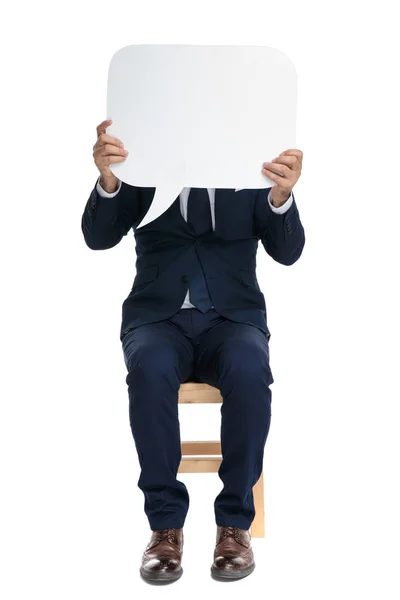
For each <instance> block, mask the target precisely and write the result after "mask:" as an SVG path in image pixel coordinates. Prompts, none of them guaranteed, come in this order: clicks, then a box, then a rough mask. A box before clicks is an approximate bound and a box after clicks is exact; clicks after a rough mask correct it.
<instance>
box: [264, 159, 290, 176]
mask: <svg viewBox="0 0 400 600" xmlns="http://www.w3.org/2000/svg"><path fill="white" fill-rule="evenodd" d="M264 170H267V171H270V172H271V173H276V174H277V175H280V176H281V177H288V176H289V175H290V173H291V169H290V168H289V167H288V166H286V165H281V164H277V163H269V162H265V163H263V171H264Z"/></svg>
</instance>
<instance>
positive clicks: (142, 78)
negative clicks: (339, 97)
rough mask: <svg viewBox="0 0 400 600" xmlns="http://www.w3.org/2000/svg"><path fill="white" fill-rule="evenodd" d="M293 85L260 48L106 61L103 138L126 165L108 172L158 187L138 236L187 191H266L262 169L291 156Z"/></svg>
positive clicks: (176, 48) (272, 53)
mask: <svg viewBox="0 0 400 600" xmlns="http://www.w3.org/2000/svg"><path fill="white" fill-rule="evenodd" d="M296 105H297V76H296V71H295V68H294V65H293V63H292V62H291V61H290V60H289V58H288V57H287V56H286V55H285V54H283V53H282V52H281V51H279V50H276V49H275V48H270V47H266V46H195V45H132V46H125V47H124V48H121V49H120V50H118V51H117V52H116V53H115V54H114V55H113V57H112V59H111V62H110V66H109V72H108V85H107V119H112V120H113V123H112V124H111V126H110V127H108V128H107V133H108V134H110V135H113V136H115V137H117V138H119V139H120V140H121V141H122V142H123V143H124V146H125V148H126V149H127V150H129V155H128V157H127V159H126V160H125V161H124V162H122V163H118V164H113V165H111V170H112V172H113V173H114V174H115V175H116V176H117V177H118V178H119V179H121V180H122V181H124V182H126V183H128V184H130V185H135V186H140V187H155V188H156V193H155V196H154V199H153V202H152V204H151V206H150V208H149V210H148V212H147V214H146V215H145V217H144V219H143V220H142V221H141V223H140V227H142V226H144V225H146V224H147V223H149V222H151V221H153V220H154V219H156V218H157V217H158V216H160V215H161V214H162V213H163V212H164V211H165V210H167V208H168V207H169V206H170V205H171V204H172V203H173V202H174V200H175V199H176V198H177V196H178V195H179V194H180V192H181V191H182V189H183V188H184V187H204V188H235V189H236V190H239V189H244V188H255V189H260V188H267V187H272V186H273V185H275V183H274V182H273V181H272V180H270V179H269V178H267V177H266V176H265V175H263V174H262V172H261V170H262V163H263V162H264V161H271V160H272V159H273V158H275V157H277V156H278V155H279V154H280V153H281V152H283V151H284V150H287V149H289V148H295V147H296V142H295V134H296Z"/></svg>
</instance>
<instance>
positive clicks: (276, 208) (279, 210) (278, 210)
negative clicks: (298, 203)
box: [268, 189, 293, 215]
mask: <svg viewBox="0 0 400 600" xmlns="http://www.w3.org/2000/svg"><path fill="white" fill-rule="evenodd" d="M271 191H272V189H271V190H270V192H269V194H268V204H269V205H270V207H271V210H273V211H274V212H275V213H278V215H282V214H283V213H285V212H286V211H287V210H289V208H290V207H291V206H292V204H293V194H292V193H291V194H290V196H289V198H288V199H287V200H286V202H284V203H283V204H282V205H281V206H273V204H271V200H270V198H269V197H270V195H271Z"/></svg>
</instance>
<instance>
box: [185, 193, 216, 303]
mask: <svg viewBox="0 0 400 600" xmlns="http://www.w3.org/2000/svg"><path fill="white" fill-rule="evenodd" d="M187 221H188V223H189V224H190V225H191V226H192V227H193V229H194V230H195V232H196V233H197V235H202V234H203V233H208V232H209V231H212V221H211V209H210V197H209V195H208V190H207V189H206V188H190V192H189V197H188V204H187ZM189 298H190V302H191V303H192V304H193V305H194V306H195V307H196V308H197V309H198V310H200V311H201V312H202V313H206V312H207V311H208V310H209V309H210V308H211V307H212V305H213V304H212V301H211V298H210V294H209V292H208V288H207V283H206V280H205V277H204V273H203V269H202V266H201V263H200V260H199V258H198V257H197V261H196V269H195V272H194V274H193V277H192V278H191V281H190V284H189Z"/></svg>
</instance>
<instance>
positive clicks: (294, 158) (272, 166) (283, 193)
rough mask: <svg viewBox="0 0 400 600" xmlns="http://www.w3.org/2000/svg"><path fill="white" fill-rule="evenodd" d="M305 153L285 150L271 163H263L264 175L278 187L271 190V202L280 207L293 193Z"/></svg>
mask: <svg viewBox="0 0 400 600" xmlns="http://www.w3.org/2000/svg"><path fill="white" fill-rule="evenodd" d="M302 162H303V152H302V151H301V150H296V149H294V150H285V151H284V152H281V154H280V155H279V156H278V157H277V158H274V159H273V160H272V161H271V162H265V163H263V170H262V173H263V174H264V175H266V176H267V177H268V178H269V179H271V181H274V182H275V183H276V185H274V186H273V188H272V189H271V196H270V198H271V202H272V204H273V205H274V206H276V207H278V206H281V205H282V204H284V203H285V202H286V201H287V200H288V199H289V198H290V194H291V193H292V189H293V187H294V185H295V183H296V182H297V180H298V179H299V177H300V175H301V167H302Z"/></svg>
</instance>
